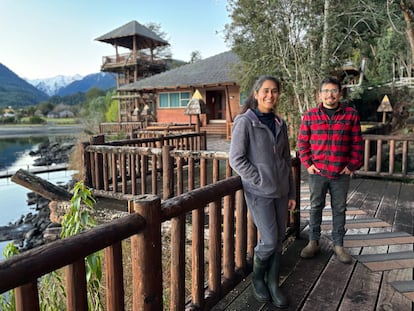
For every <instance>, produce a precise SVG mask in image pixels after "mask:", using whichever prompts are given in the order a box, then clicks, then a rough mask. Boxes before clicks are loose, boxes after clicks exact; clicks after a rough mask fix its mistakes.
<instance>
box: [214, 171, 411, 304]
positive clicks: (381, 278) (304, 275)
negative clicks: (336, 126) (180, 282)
mask: <svg viewBox="0 0 414 311" xmlns="http://www.w3.org/2000/svg"><path fill="white" fill-rule="evenodd" d="M301 197H302V201H301V224H302V231H301V238H300V239H296V240H294V241H293V242H292V243H291V244H290V245H289V246H288V248H287V249H286V251H285V252H284V255H283V261H284V264H283V266H282V271H281V276H282V285H281V286H282V289H283V290H284V292H285V293H286V295H287V296H288V298H289V302H290V306H289V308H288V309H285V310H306V311H315V310H323V311H331V310H352V311H353V310H358V311H365V310H398V311H405V310H413V308H414V307H413V301H414V281H413V280H414V277H413V268H414V252H413V245H414V244H413V243H414V237H413V215H414V214H413V213H414V212H413V211H414V184H404V183H400V182H395V181H384V180H377V179H363V178H355V179H352V181H351V189H350V191H349V197H348V211H347V225H346V228H347V233H346V239H345V247H347V248H348V250H349V251H350V253H351V254H352V256H353V257H354V259H355V260H354V262H353V264H350V265H345V264H342V263H340V262H339V261H338V260H336V258H335V255H334V254H333V251H332V244H331V240H330V238H331V237H330V231H329V230H330V220H331V218H330V211H329V208H330V206H329V205H327V207H326V208H325V213H324V219H323V220H324V222H323V226H322V230H323V232H322V238H321V248H322V252H321V253H319V255H318V256H316V257H315V258H312V259H301V258H300V256H299V253H300V251H301V249H302V248H303V247H304V246H305V245H306V243H307V230H308V227H307V224H308V216H309V213H308V211H307V210H308V209H309V188H308V187H307V184H306V182H305V183H303V185H302V189H301ZM327 204H329V199H328V200H327ZM250 277H251V275H250V276H249V277H247V278H246V279H245V280H244V281H243V282H241V283H240V285H239V286H238V287H237V288H236V289H234V290H233V291H232V292H230V293H229V294H228V295H227V296H226V297H225V298H224V299H223V300H221V301H220V302H219V303H218V304H217V305H216V306H215V307H214V308H213V310H240V311H243V310H279V309H277V308H275V307H273V305H272V304H271V303H267V304H263V303H258V302H257V301H256V300H255V298H254V297H253V295H252V289H251V285H250Z"/></svg>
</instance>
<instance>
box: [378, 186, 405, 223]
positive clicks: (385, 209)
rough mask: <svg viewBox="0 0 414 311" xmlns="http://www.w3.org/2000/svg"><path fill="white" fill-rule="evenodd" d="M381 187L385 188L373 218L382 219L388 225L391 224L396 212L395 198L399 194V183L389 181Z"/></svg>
mask: <svg viewBox="0 0 414 311" xmlns="http://www.w3.org/2000/svg"><path fill="white" fill-rule="evenodd" d="M383 185H384V186H385V191H384V196H383V199H382V200H381V201H380V205H379V207H378V211H377V214H376V215H375V217H377V218H379V219H382V220H384V221H386V222H388V223H389V224H393V223H394V218H395V212H396V203H397V198H398V195H399V194H400V185H401V183H398V182H391V181H389V182H388V183H386V184H383Z"/></svg>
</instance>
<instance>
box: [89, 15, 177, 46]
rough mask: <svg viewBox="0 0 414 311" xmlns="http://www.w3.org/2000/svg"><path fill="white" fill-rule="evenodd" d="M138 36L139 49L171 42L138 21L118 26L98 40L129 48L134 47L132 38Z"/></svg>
mask: <svg viewBox="0 0 414 311" xmlns="http://www.w3.org/2000/svg"><path fill="white" fill-rule="evenodd" d="M134 36H136V37H137V38H138V40H137V49H138V50H140V49H146V48H154V47H157V46H163V45H168V44H169V43H168V42H167V41H165V40H164V39H162V38H160V37H159V36H158V35H157V34H156V33H154V32H153V31H151V30H150V29H148V28H147V27H145V26H143V25H141V24H140V23H138V22H137V21H131V22H129V23H127V24H125V25H123V26H121V27H118V28H116V29H114V30H112V31H110V32H108V33H106V34H104V35H102V36H100V37H98V38H96V39H95V40H96V41H101V42H106V43H110V44H112V45H115V44H117V45H118V46H122V47H125V48H128V49H130V50H132V49H133V40H132V38H133V37H134Z"/></svg>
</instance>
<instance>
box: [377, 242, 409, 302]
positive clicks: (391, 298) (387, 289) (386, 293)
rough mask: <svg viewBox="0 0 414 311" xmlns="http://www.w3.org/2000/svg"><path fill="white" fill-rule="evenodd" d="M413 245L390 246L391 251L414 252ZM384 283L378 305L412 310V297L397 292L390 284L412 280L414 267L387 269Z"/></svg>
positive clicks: (384, 274)
mask: <svg viewBox="0 0 414 311" xmlns="http://www.w3.org/2000/svg"><path fill="white" fill-rule="evenodd" d="M412 250H413V245H412V244H405V245H395V246H390V248H389V250H388V251H389V252H403V251H407V252H410V251H411V252H412ZM383 278H384V281H383V284H382V286H381V289H380V295H379V299H378V307H379V308H380V310H381V308H382V310H384V309H386V308H388V309H390V310H412V303H411V301H410V299H408V298H407V297H405V296H404V295H402V294H396V291H395V289H394V288H393V287H392V285H391V284H390V283H391V282H393V281H396V280H403V281H405V280H412V278H413V269H412V268H409V269H397V270H391V271H385V272H384V273H383Z"/></svg>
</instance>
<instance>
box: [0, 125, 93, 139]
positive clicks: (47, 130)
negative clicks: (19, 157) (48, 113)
mask: <svg viewBox="0 0 414 311" xmlns="http://www.w3.org/2000/svg"><path fill="white" fill-rule="evenodd" d="M84 128H85V126H84V125H82V124H71V125H50V124H46V125H0V138H10V137H21V136H36V135H38V136H43V135H57V134H75V133H80V132H82V131H83V129H84Z"/></svg>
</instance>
